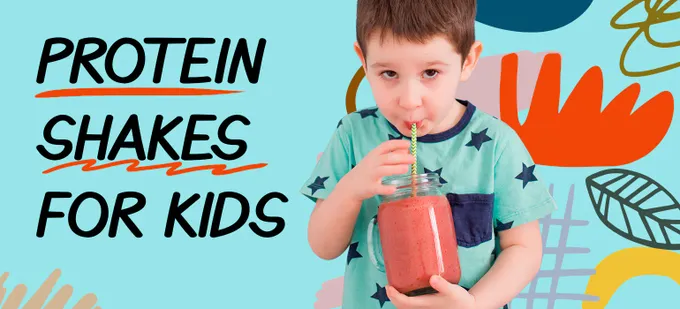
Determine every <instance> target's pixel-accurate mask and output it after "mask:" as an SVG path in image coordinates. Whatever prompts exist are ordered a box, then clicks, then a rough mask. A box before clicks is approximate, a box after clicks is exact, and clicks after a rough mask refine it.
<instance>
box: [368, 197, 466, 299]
mask: <svg viewBox="0 0 680 309" xmlns="http://www.w3.org/2000/svg"><path fill="white" fill-rule="evenodd" d="M378 229H379V232H380V242H381V246H382V251H383V252H382V253H383V254H382V255H383V258H384V264H385V272H386V274H387V281H388V283H389V284H390V285H392V286H394V288H396V289H397V290H398V291H399V292H401V293H405V294H407V295H420V294H429V293H434V292H436V291H435V290H433V289H432V288H431V286H430V277H431V276H432V275H441V276H442V277H443V278H444V279H446V280H447V281H449V282H451V283H454V284H457V283H458V282H459V280H460V265H459V261H458V244H457V242H456V231H455V229H454V226H453V216H452V214H451V206H450V205H449V202H448V201H447V199H446V197H445V196H442V195H433V196H415V197H408V198H404V199H401V200H396V201H391V202H387V203H384V204H382V205H380V207H379V208H378Z"/></svg>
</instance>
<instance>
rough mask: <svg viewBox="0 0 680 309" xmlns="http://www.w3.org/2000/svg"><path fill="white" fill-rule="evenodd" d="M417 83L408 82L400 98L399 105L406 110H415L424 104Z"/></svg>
mask: <svg viewBox="0 0 680 309" xmlns="http://www.w3.org/2000/svg"><path fill="white" fill-rule="evenodd" d="M418 87H419V86H418V85H417V84H416V83H415V82H406V83H404V85H403V87H402V91H401V94H400V96H399V105H401V107H403V108H405V109H413V108H416V107H419V106H420V105H421V104H422V99H421V97H420V89H419V88H418Z"/></svg>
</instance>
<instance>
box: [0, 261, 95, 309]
mask: <svg viewBox="0 0 680 309" xmlns="http://www.w3.org/2000/svg"><path fill="white" fill-rule="evenodd" d="M60 276H61V270H59V269H55V270H54V271H53V272H52V273H51V274H50V276H49V277H48V278H47V279H46V280H45V281H44V282H43V284H42V285H41V286H40V288H38V290H36V291H35V293H34V294H33V296H32V297H31V298H30V299H29V300H28V301H27V302H26V304H25V305H24V306H23V307H22V308H23V309H41V308H43V306H44V308H45V309H63V308H64V306H66V303H67V302H68V301H69V299H70V298H71V296H72V295H73V287H72V286H70V285H68V284H67V285H64V286H62V287H61V288H60V289H59V290H58V291H57V292H56V293H55V294H54V297H52V299H51V300H50V301H49V302H48V303H47V305H45V302H46V301H47V298H48V297H49V296H50V294H51V293H52V290H53V289H54V286H55V285H56V284H57V280H59V277H60ZM7 277H9V273H4V274H2V276H0V303H2V300H3V297H4V295H5V293H6V291H7V290H6V289H5V288H4V287H3V285H4V283H5V280H7ZM26 291H27V288H26V285H24V284H18V285H17V286H16V287H15V288H14V290H13V291H12V292H11V293H10V294H9V296H8V297H7V299H6V300H5V303H4V304H3V306H2V309H18V308H19V305H21V302H22V301H23V299H24V296H26ZM96 304H97V296H96V295H94V294H92V293H88V294H85V295H84V296H83V297H82V298H81V299H80V300H79V301H78V302H77V303H76V304H75V305H74V306H73V309H92V307H94V306H95V305H96ZM94 309H101V307H99V306H97V307H94Z"/></svg>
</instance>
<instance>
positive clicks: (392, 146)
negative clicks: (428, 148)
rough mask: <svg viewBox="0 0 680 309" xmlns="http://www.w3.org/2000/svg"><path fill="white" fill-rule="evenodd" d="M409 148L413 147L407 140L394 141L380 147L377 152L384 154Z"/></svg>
mask: <svg viewBox="0 0 680 309" xmlns="http://www.w3.org/2000/svg"><path fill="white" fill-rule="evenodd" d="M409 146H411V144H410V142H409V141H407V140H400V139H393V140H389V141H386V142H384V143H382V144H380V145H378V147H376V149H375V150H376V151H378V152H379V153H381V154H382V153H387V152H391V151H396V150H401V149H408V147H409Z"/></svg>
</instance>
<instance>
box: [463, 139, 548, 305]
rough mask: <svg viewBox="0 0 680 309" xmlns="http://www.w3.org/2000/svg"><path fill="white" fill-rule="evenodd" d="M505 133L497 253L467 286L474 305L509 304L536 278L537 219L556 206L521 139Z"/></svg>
mask: <svg viewBox="0 0 680 309" xmlns="http://www.w3.org/2000/svg"><path fill="white" fill-rule="evenodd" d="M506 132H507V133H506V134H503V142H502V144H499V145H498V147H499V148H498V150H499V151H498V155H497V157H496V162H495V165H494V211H493V226H494V229H495V230H496V231H497V232H498V234H497V235H498V238H499V241H500V250H501V252H500V253H499V254H498V257H497V258H496V261H495V262H494V265H493V266H492V267H491V269H490V270H489V272H488V273H487V274H486V275H485V276H484V277H483V278H482V279H480V281H479V282H477V284H475V286H473V287H472V288H471V289H470V294H471V295H473V296H474V298H475V303H476V308H478V309H484V308H501V307H502V306H503V305H505V304H508V303H510V302H511V301H512V299H513V298H515V297H516V296H517V295H518V294H519V293H520V292H521V291H522V290H523V289H524V287H526V285H527V284H528V283H529V282H530V281H531V280H532V279H533V278H534V276H536V273H538V271H539V269H540V267H541V259H542V255H543V250H542V249H543V247H542V245H543V244H542V239H541V232H540V227H539V224H538V219H540V218H542V217H545V216H546V215H548V214H549V213H551V212H553V211H555V210H556V209H557V207H556V204H555V201H554V199H553V198H552V196H551V195H550V192H549V191H548V188H547V187H546V186H545V184H544V183H543V180H542V179H541V177H540V175H539V173H538V171H537V170H536V165H535V163H534V161H533V159H532V157H531V155H530V154H529V152H528V150H527V149H526V148H525V146H524V144H523V142H522V140H521V139H520V138H519V136H518V135H517V134H516V132H515V131H512V130H509V131H506Z"/></svg>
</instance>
